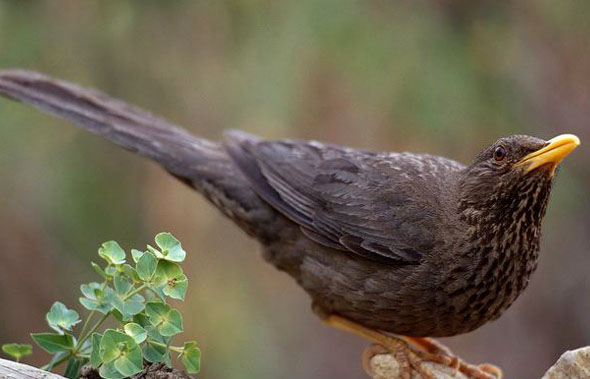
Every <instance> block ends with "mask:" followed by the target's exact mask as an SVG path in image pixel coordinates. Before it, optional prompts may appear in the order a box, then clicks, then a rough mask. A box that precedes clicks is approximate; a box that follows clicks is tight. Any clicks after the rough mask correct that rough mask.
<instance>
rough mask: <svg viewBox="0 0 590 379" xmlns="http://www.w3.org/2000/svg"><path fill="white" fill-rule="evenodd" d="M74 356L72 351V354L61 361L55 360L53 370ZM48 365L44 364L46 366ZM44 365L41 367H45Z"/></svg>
mask: <svg viewBox="0 0 590 379" xmlns="http://www.w3.org/2000/svg"><path fill="white" fill-rule="evenodd" d="M72 356H73V353H72V352H70V354H68V355H65V356H64V357H63V358H62V359H60V360H59V361H57V362H55V363H54V364H53V365H51V370H53V369H54V368H56V367H58V366H59V365H61V364H62V363H64V362H66V361H67V360H69V359H70V358H71V357H72ZM46 366H47V365H45V366H43V367H46ZM43 367H41V369H43Z"/></svg>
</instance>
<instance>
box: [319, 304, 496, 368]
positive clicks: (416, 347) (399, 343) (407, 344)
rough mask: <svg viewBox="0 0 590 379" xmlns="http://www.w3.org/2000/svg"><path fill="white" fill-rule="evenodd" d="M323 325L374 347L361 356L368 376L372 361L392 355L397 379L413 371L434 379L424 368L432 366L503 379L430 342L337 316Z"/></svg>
mask: <svg viewBox="0 0 590 379" xmlns="http://www.w3.org/2000/svg"><path fill="white" fill-rule="evenodd" d="M323 320H324V322H325V323H326V324H328V325H330V326H333V327H336V328H338V329H342V330H346V331H349V332H352V333H354V334H357V335H359V336H361V337H364V338H366V339H368V340H370V341H372V342H374V343H375V344H373V345H371V346H370V347H369V348H368V349H367V350H366V351H365V353H364V354H363V367H364V368H365V370H366V371H367V373H369V374H371V365H370V362H371V358H372V357H374V356H375V355H378V354H386V353H389V354H391V355H392V356H393V357H394V358H395V360H396V361H397V362H398V363H399V364H400V377H401V378H402V379H410V378H412V371H415V372H417V373H418V374H420V375H421V376H422V378H424V379H434V378H435V375H434V374H433V373H432V371H431V370H430V369H429V368H428V367H427V366H426V365H424V363H425V362H432V363H436V364H439V365H442V366H447V367H450V368H452V369H453V370H454V372H461V373H463V374H464V375H465V376H467V377H469V378H474V379H498V378H502V371H501V370H500V369H499V368H498V367H496V366H493V365H489V364H486V365H480V366H474V365H471V364H469V363H466V362H464V361H462V360H461V359H460V358H458V357H457V356H455V355H454V354H453V353H452V352H451V351H450V350H449V349H448V348H447V347H446V346H444V345H442V344H440V343H439V342H437V341H435V340H433V339H429V338H415V337H403V338H402V337H395V336H392V335H389V334H386V333H383V332H380V331H377V330H373V329H370V328H367V327H364V326H362V325H360V324H357V323H355V322H353V321H350V320H348V319H346V318H343V317H340V316H337V315H326V317H323Z"/></svg>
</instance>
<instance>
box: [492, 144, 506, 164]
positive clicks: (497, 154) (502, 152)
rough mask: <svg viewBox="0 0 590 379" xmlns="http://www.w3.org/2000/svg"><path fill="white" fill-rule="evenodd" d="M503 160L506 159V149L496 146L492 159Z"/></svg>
mask: <svg viewBox="0 0 590 379" xmlns="http://www.w3.org/2000/svg"><path fill="white" fill-rule="evenodd" d="M504 158H506V149H505V148H504V146H498V147H496V148H495V149H494V159H495V160H496V161H498V162H499V161H501V160H504Z"/></svg>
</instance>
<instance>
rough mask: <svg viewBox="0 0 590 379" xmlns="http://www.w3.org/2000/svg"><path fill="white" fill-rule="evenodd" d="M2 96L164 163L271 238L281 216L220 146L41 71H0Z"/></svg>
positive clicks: (252, 228) (246, 226) (238, 219)
mask: <svg viewBox="0 0 590 379" xmlns="http://www.w3.org/2000/svg"><path fill="white" fill-rule="evenodd" d="M0 95H3V96H6V97H9V98H11V99H14V100H17V101H20V102H23V103H26V104H30V105H32V106H34V107H36V108H39V109H41V110H43V111H45V112H48V113H51V114H54V115H56V116H60V117H63V118H65V119H67V120H69V121H71V122H73V123H74V124H76V125H78V126H81V127H83V128H84V129H88V130H89V131H91V132H93V133H96V134H99V135H101V136H103V137H105V138H107V139H109V140H111V141H112V142H114V143H116V144H118V145H120V146H122V147H124V148H126V149H128V150H131V151H134V152H136V153H138V154H140V155H142V156H145V157H148V158H150V159H152V160H154V161H156V162H158V163H159V164H160V165H162V166H163V167H164V168H165V169H166V170H167V171H168V172H169V173H170V174H172V175H174V176H175V177H177V178H178V179H180V180H181V181H183V182H184V183H186V184H188V185H189V186H191V187H193V188H194V189H196V190H197V191H199V192H201V193H202V194H203V195H205V196H206V197H207V198H208V199H209V200H210V201H211V202H213V203H214V204H215V206H217V207H218V208H219V209H220V210H221V211H222V212H223V213H225V214H226V215H227V216H229V217H230V218H232V219H233V220H234V221H235V222H236V223H238V225H240V227H242V229H244V230H246V232H248V233H249V234H251V235H254V236H256V237H258V238H261V239H266V238H271V236H270V234H271V233H272V232H271V231H270V229H272V223H273V221H274V219H275V218H276V217H277V216H276V213H275V212H274V211H273V210H272V209H271V208H270V207H269V206H268V205H267V204H266V203H264V202H263V201H262V200H261V199H260V198H259V197H258V196H257V195H256V193H255V192H254V191H253V190H252V189H251V188H250V186H249V185H248V181H247V180H246V178H245V177H244V176H243V175H242V174H241V173H240V172H239V170H238V169H237V168H236V167H235V165H234V164H233V162H232V161H231V159H230V158H229V157H228V155H227V154H226V152H225V150H224V148H223V146H222V145H221V144H220V143H217V142H213V141H209V140H206V139H203V138H198V137H195V136H193V135H191V134H189V133H188V132H187V131H186V130H184V129H182V128H181V127H179V126H176V125H173V124H171V123H169V122H167V121H165V120H163V119H160V118H157V117H155V116H153V115H151V114H149V113H148V112H146V111H144V110H141V109H139V108H137V107H133V106H130V105H128V104H125V103H124V102H122V101H119V100H115V99H113V98H110V97H108V96H106V95H105V94H102V93H100V92H97V91H93V90H88V89H84V88H81V87H79V86H76V85H74V84H71V83H68V82H65V81H61V80H56V79H53V78H50V77H48V76H46V75H43V74H40V73H37V72H32V71H22V70H6V71H0ZM269 228H270V229H269Z"/></svg>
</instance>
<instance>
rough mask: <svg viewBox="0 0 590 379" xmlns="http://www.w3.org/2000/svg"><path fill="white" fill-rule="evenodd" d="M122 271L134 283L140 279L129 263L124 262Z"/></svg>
mask: <svg viewBox="0 0 590 379" xmlns="http://www.w3.org/2000/svg"><path fill="white" fill-rule="evenodd" d="M123 272H124V273H125V275H127V277H128V278H129V279H131V280H132V281H133V282H134V283H138V282H140V281H141V279H140V278H139V275H137V270H135V269H134V268H133V267H132V266H131V265H130V264H127V263H125V264H124V265H123Z"/></svg>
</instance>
